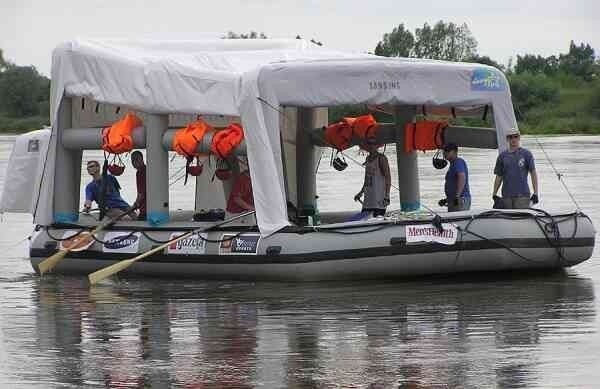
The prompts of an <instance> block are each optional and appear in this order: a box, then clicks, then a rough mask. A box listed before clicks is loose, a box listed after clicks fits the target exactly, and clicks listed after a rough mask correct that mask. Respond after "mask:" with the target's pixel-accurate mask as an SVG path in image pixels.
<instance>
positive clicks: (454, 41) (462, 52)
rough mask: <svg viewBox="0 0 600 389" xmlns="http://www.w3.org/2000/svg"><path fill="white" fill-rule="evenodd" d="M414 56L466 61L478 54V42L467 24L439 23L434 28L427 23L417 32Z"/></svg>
mask: <svg viewBox="0 0 600 389" xmlns="http://www.w3.org/2000/svg"><path fill="white" fill-rule="evenodd" d="M413 54H414V56H415V57H417V58H430V59H441V60H446V61H465V60H467V59H468V58H471V57H473V56H475V55H476V54H477V40H475V37H473V35H472V34H471V31H470V30H469V27H467V24H466V23H463V24H462V25H460V26H459V25H457V24H454V23H452V22H450V23H444V22H443V21H441V20H440V21H438V22H437V23H436V24H435V25H434V26H433V27H431V26H429V24H427V23H425V24H424V25H423V27H422V28H417V29H416V30H415V46H414V49H413Z"/></svg>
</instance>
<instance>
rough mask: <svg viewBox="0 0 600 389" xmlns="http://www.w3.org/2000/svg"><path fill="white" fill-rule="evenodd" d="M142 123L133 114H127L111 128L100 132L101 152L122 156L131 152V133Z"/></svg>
mask: <svg viewBox="0 0 600 389" xmlns="http://www.w3.org/2000/svg"><path fill="white" fill-rule="evenodd" d="M140 126H142V121H141V120H140V118H138V117H137V116H136V115H135V114H134V113H133V112H127V114H125V116H123V117H122V118H121V119H120V120H118V121H117V122H115V123H114V124H113V125H112V126H110V127H106V128H104V129H103V130H102V150H104V151H106V152H108V153H112V154H122V153H126V152H129V151H131V150H133V137H132V135H131V133H132V132H133V129H134V128H136V127H140Z"/></svg>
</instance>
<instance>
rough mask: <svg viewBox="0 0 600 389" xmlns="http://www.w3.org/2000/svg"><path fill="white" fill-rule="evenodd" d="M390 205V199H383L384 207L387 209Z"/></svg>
mask: <svg viewBox="0 0 600 389" xmlns="http://www.w3.org/2000/svg"><path fill="white" fill-rule="evenodd" d="M388 205H390V198H389V197H384V198H383V206H384V207H387V206H388Z"/></svg>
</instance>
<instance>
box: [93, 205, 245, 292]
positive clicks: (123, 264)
mask: <svg viewBox="0 0 600 389" xmlns="http://www.w3.org/2000/svg"><path fill="white" fill-rule="evenodd" d="M254 212H255V211H249V212H245V213H241V214H239V215H237V216H234V217H231V218H229V219H227V220H223V221H222V222H219V223H216V224H213V225H211V226H209V227H204V228H197V229H195V230H192V231H190V232H187V233H185V234H183V235H180V236H178V237H177V238H173V239H171V240H170V241H168V242H166V243H163V244H161V245H160V246H158V247H155V248H153V249H151V250H149V251H146V252H145V253H142V254H140V255H138V256H137V257H133V258H130V259H124V260H122V261H120V262H117V263H115V264H113V265H110V266H107V267H105V268H102V269H100V270H97V271H95V272H93V273H92V274H90V275H89V276H88V278H89V280H90V284H91V285H94V284H96V283H98V282H100V281H102V280H103V279H105V278H107V277H110V276H112V275H113V274H116V273H118V272H120V271H121V270H125V269H127V268H128V267H129V266H131V265H133V264H134V263H135V262H137V261H139V260H141V259H144V258H146V257H149V256H150V255H152V254H154V253H156V252H159V251H161V250H163V249H164V248H165V247H167V246H169V245H170V244H172V243H175V242H179V241H180V240H183V239H185V238H187V237H189V236H192V235H194V234H197V233H198V232H205V231H208V230H211V229H213V228H215V227H219V226H222V225H223V224H227V223H230V222H232V221H234V220H237V219H240V218H242V217H244V216H248V215H252V214H253V213H254Z"/></svg>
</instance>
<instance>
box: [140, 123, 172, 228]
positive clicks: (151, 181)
mask: <svg viewBox="0 0 600 389" xmlns="http://www.w3.org/2000/svg"><path fill="white" fill-rule="evenodd" d="M144 125H145V127H146V165H147V168H146V207H147V211H146V220H147V221H148V223H150V224H152V225H158V224H162V223H166V222H168V221H169V152H168V151H167V150H165V149H164V148H163V134H164V132H165V131H166V130H167V128H168V127H169V116H168V115H154V114H149V115H147V116H146V118H145V119H144Z"/></svg>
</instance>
